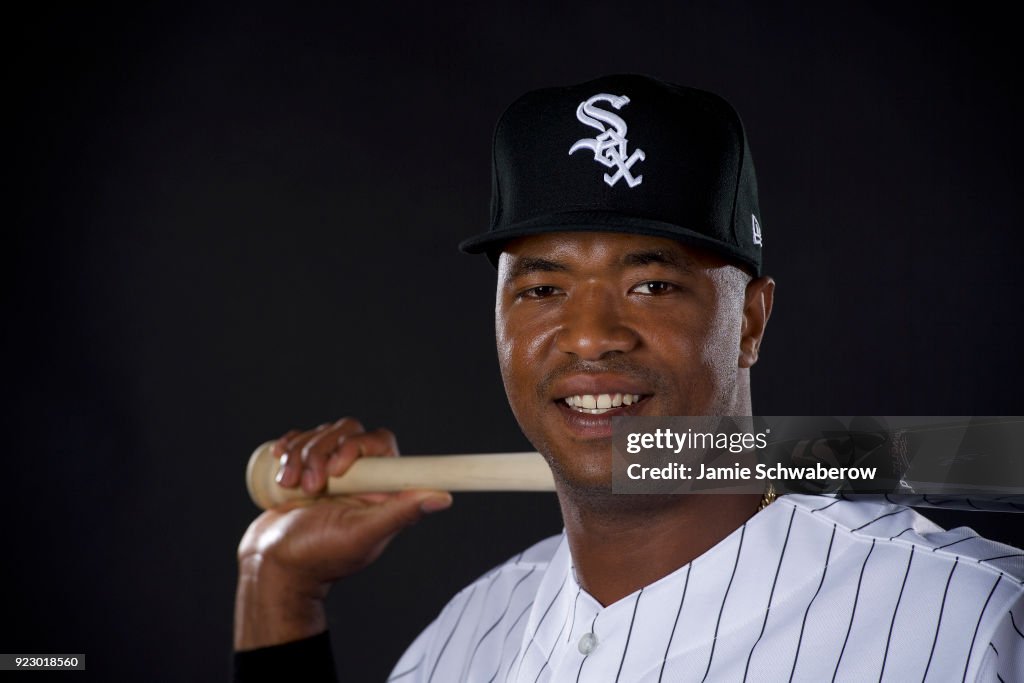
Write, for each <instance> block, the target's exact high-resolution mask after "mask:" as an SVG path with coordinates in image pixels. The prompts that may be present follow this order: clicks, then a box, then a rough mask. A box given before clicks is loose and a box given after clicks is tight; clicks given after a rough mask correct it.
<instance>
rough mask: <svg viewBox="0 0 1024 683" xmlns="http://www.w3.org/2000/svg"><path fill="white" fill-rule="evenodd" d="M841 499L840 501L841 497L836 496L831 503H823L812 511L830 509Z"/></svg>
mask: <svg viewBox="0 0 1024 683" xmlns="http://www.w3.org/2000/svg"><path fill="white" fill-rule="evenodd" d="M839 501H840V499H839V498H836V499H835V500H833V501H832V502H831V503H829V504H828V505H823V506H821V507H820V508H814V509H813V510H811V512H812V513H813V512H821V511H822V510H828V509H829V508H830V507H832V506H833V505H835V504H836V503H838V502H839Z"/></svg>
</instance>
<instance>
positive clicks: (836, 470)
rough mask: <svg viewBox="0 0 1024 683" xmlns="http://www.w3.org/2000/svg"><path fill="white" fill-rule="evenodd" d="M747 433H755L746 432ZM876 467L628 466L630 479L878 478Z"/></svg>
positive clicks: (807, 479) (763, 465)
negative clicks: (876, 476)
mask: <svg viewBox="0 0 1024 683" xmlns="http://www.w3.org/2000/svg"><path fill="white" fill-rule="evenodd" d="M746 436H752V435H750V434H747V435H746ZM877 470H878V468H877V467H824V466H823V465H822V464H821V463H817V464H815V465H814V466H813V467H786V466H784V465H767V464H765V463H758V464H757V465H755V466H754V467H743V466H741V465H740V464H739V463H735V464H734V465H729V466H725V467H711V466H709V465H705V464H704V463H697V464H696V465H694V466H690V465H683V464H680V463H669V464H667V465H663V466H661V467H644V466H643V465H640V464H639V463H633V464H632V465H630V466H629V467H627V468H626V476H628V477H629V478H630V479H634V480H636V479H661V480H665V479H677V480H679V479H682V480H687V479H704V480H737V481H742V480H751V479H756V480H762V479H770V480H780V479H787V480H801V479H802V480H805V481H837V480H844V479H845V480H853V479H864V480H871V479H874V478H875V474H876V472H877Z"/></svg>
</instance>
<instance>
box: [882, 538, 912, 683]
mask: <svg viewBox="0 0 1024 683" xmlns="http://www.w3.org/2000/svg"><path fill="white" fill-rule="evenodd" d="M913 562H914V546H910V557H909V558H908V559H907V570H906V571H905V572H903V583H901V584H900V594H899V597H897V598H896V606H895V607H893V608H892V621H890V622H889V635H888V636H886V638H885V654H883V655H882V670H881V671H879V672H878V681H879V683H881V681H882V677H883V676H884V675H885V662H886V660H887V659H889V646H890V645H891V644H892V629H893V627H894V626H895V625H896V614H897V613H898V612H899V611H900V603H901V602H903V589H904V588H906V587H907V577H908V576H910V565H911V564H913Z"/></svg>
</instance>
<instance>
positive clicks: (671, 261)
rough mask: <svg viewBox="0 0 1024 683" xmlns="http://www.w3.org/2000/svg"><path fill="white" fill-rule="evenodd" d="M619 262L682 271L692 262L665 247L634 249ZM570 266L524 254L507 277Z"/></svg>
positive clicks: (559, 270) (689, 268)
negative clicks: (644, 249) (666, 267)
mask: <svg viewBox="0 0 1024 683" xmlns="http://www.w3.org/2000/svg"><path fill="white" fill-rule="evenodd" d="M620 263H621V264H622V265H623V266H625V267H627V268H643V267H644V266H650V265H661V266H668V267H669V268H675V269H676V270H679V271H681V272H683V273H692V272H693V270H694V263H693V261H692V260H690V259H689V258H688V257H687V256H686V255H685V254H682V253H680V252H676V251H672V250H666V249H649V250H646V251H634V252H630V253H628V254H626V255H625V256H623V257H622V260H621V261H620ZM569 270H570V268H569V266H567V265H566V264H564V263H561V262H559V261H552V260H550V259H546V258H541V257H539V256H524V257H522V258H519V259H516V261H515V263H514V264H513V265H512V267H511V269H510V270H509V277H510V278H511V279H516V278H520V277H524V276H526V275H531V274H533V273H567V272H569Z"/></svg>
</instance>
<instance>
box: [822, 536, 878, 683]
mask: <svg viewBox="0 0 1024 683" xmlns="http://www.w3.org/2000/svg"><path fill="white" fill-rule="evenodd" d="M874 551H875V539H871V547H870V548H868V554H867V555H866V556H865V557H864V564H862V565H861V566H860V576H859V577H857V592H856V593H854V594H853V609H852V610H850V624H849V625H848V626H847V627H846V637H845V638H843V648H842V649H841V650H840V651H839V659H837V660H836V670H835V671H833V672H832V680H833V681H835V680H836V676H838V675H839V665H840V664H842V663H843V655H844V654H846V644H847V643H848V642H849V641H850V632H851V631H852V630H853V620H854V618H855V617H856V616H857V603H858V602H859V601H860V587H861V584H863V583H864V570H865V569H866V568H867V566H868V560H870V559H871V553H873V552H874Z"/></svg>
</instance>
